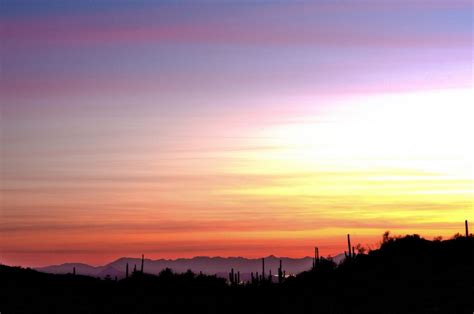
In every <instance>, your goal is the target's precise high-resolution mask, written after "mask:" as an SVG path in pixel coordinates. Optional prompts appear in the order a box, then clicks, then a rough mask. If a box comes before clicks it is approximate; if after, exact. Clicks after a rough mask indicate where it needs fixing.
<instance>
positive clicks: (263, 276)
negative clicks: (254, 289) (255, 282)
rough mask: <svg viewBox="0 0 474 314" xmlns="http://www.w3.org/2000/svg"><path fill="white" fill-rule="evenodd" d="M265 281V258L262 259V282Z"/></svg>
mask: <svg viewBox="0 0 474 314" xmlns="http://www.w3.org/2000/svg"><path fill="white" fill-rule="evenodd" d="M263 280H265V258H262V281H263Z"/></svg>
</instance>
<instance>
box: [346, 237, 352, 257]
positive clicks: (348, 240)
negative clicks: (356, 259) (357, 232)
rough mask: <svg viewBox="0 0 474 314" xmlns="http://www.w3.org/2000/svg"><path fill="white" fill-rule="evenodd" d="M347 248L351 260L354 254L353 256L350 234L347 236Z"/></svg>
mask: <svg viewBox="0 0 474 314" xmlns="http://www.w3.org/2000/svg"><path fill="white" fill-rule="evenodd" d="M347 248H348V250H347V256H348V257H349V258H351V257H352V254H351V236H350V234H348V235H347Z"/></svg>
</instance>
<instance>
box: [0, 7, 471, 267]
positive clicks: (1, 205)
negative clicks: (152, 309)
mask: <svg viewBox="0 0 474 314" xmlns="http://www.w3.org/2000/svg"><path fill="white" fill-rule="evenodd" d="M0 25H1V28H0V40H1V53H0V57H1V60H0V62H1V69H0V71H1V72H0V74H1V76H0V79H1V81H0V100H1V108H0V109H1V111H0V132H1V133H0V135H1V138H0V144H1V145H0V149H1V151H0V170H1V172H0V174H1V180H0V189H1V190H0V191H1V195H0V196H1V198H0V218H1V219H0V263H4V264H10V265H23V266H42V265H48V264H55V263H56V264H57V263H64V262H85V263H89V264H93V265H100V264H104V263H107V262H110V261H112V260H114V259H116V258H119V257H122V256H129V257H134V256H140V255H141V254H142V253H144V254H145V256H146V257H148V258H153V259H158V258H179V257H193V256H203V255H209V256H245V257H261V256H268V255H270V254H273V255H277V256H291V257H302V256H308V255H311V254H312V251H313V247H314V246H318V247H319V250H320V252H321V254H322V255H329V254H332V255H335V254H338V253H341V252H342V251H343V250H344V248H345V246H346V242H345V239H346V238H345V237H346V234H348V233H350V234H351V236H352V242H353V243H355V244H356V243H361V244H362V245H365V246H369V247H371V248H375V247H377V244H378V243H379V242H380V240H381V236H382V233H383V232H384V231H386V230H390V231H391V232H392V233H394V234H412V233H418V234H420V235H422V236H424V237H427V238H433V237H435V236H438V235H441V236H443V237H450V236H452V235H453V234H455V233H456V232H460V233H462V232H463V231H464V229H463V228H464V220H465V219H468V220H471V221H474V215H473V213H474V211H473V209H474V208H473V204H474V203H473V202H474V198H473V191H474V170H473V166H474V165H473V163H474V148H473V144H472V134H474V124H473V123H472V121H473V117H474V109H473V105H472V104H473V103H474V102H473V100H474V97H473V89H472V88H473V76H472V64H473V63H472V61H473V60H472V38H473V37H472V36H473V34H472V3H471V2H470V1H456V0H454V1H431V0H423V1H419V0H413V1H403V0H402V1H388V0H380V1H308V2H303V1H297V2H295V1H258V2H253V1H151V0H150V1H146V0H143V1H121V0H118V1H89V0H85V1H72V0H65V1H47V0H46V1H22V0H20V1H13V0H3V1H1V3H0ZM472 228H473V229H474V226H473V227H472Z"/></svg>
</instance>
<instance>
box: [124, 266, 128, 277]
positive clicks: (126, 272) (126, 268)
mask: <svg viewBox="0 0 474 314" xmlns="http://www.w3.org/2000/svg"><path fill="white" fill-rule="evenodd" d="M125 278H128V263H127V265H125Z"/></svg>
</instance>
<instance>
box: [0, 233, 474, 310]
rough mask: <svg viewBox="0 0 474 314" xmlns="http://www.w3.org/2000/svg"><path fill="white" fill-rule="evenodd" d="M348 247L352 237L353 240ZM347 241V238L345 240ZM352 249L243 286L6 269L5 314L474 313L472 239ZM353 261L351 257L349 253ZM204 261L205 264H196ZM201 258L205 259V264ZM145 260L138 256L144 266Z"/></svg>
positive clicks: (209, 279)
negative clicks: (304, 268) (337, 258)
mask: <svg viewBox="0 0 474 314" xmlns="http://www.w3.org/2000/svg"><path fill="white" fill-rule="evenodd" d="M348 240H349V238H348ZM348 244H349V241H348ZM348 247H351V252H350V258H346V259H345V260H344V261H343V262H341V263H340V264H337V263H335V262H334V261H333V260H332V259H330V258H324V257H321V256H318V254H317V251H315V257H314V261H313V262H314V263H313V264H312V265H310V267H308V270H307V271H305V272H302V273H301V274H298V275H296V276H289V275H285V267H286V265H285V264H284V262H280V261H279V260H278V271H277V272H272V273H271V274H270V271H269V270H268V269H267V259H268V260H271V259H272V257H271V256H270V257H268V258H265V259H262V260H260V263H261V270H260V271H259V273H252V278H249V280H244V279H243V278H242V277H241V274H240V272H239V271H236V270H235V269H234V270H230V272H229V274H228V275H229V277H228V280H226V279H224V278H218V277H217V276H208V275H205V274H202V273H201V274H195V273H193V272H191V271H187V272H184V273H179V274H178V273H175V272H173V271H172V270H171V269H169V268H165V269H163V270H162V271H161V272H160V273H159V274H158V275H151V274H147V273H146V269H147V265H146V260H144V258H143V260H144V262H145V265H144V267H145V268H144V271H141V270H142V268H140V267H139V268H138V269H137V268H136V267H134V269H135V271H133V272H132V273H131V274H130V275H129V276H128V278H124V279H122V280H115V278H113V277H112V276H108V277H107V279H98V278H93V277H87V276H82V275H80V274H76V275H73V274H72V273H71V274H66V275H54V274H46V273H41V272H37V271H35V270H31V269H23V268H19V267H8V266H3V265H0V282H1V283H2V288H1V294H0V301H1V302H0V305H1V309H0V310H1V311H2V313H72V314H75V313H116V314H121V313H123V314H125V313H127V314H128V313H272V314H274V313H472V309H473V308H474V298H472V296H473V295H474V269H473V268H474V237H472V235H469V236H467V237H466V236H461V235H456V236H455V237H454V238H452V239H449V240H444V241H443V240H441V239H436V240H433V241H430V240H426V239H423V238H421V237H420V236H418V235H408V236H405V237H392V236H390V234H389V233H386V234H384V236H383V240H382V244H381V246H380V248H379V249H376V250H372V251H369V252H367V253H365V252H364V249H363V248H361V247H359V248H358V249H355V247H354V250H353V249H352V246H348ZM347 255H348V256H349V254H347ZM199 259H201V258H199ZM203 259H204V260H205V259H206V258H203ZM139 260H140V259H139Z"/></svg>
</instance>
